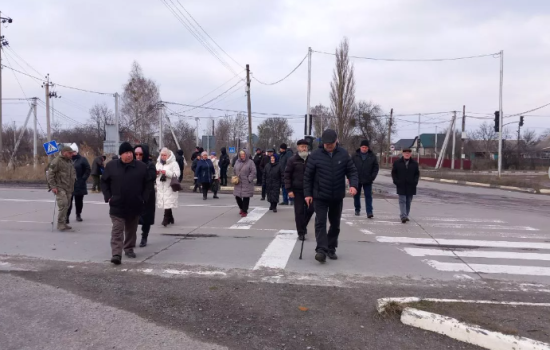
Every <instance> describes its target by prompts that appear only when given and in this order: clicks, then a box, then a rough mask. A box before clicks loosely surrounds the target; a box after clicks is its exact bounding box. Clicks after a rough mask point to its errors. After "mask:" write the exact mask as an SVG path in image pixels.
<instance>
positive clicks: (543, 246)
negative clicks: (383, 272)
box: [376, 236, 550, 249]
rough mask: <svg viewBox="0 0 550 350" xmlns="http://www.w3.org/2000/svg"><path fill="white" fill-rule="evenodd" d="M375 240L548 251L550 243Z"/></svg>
mask: <svg viewBox="0 0 550 350" xmlns="http://www.w3.org/2000/svg"><path fill="white" fill-rule="evenodd" d="M376 240H377V241H378V242H382V243H409V244H440V245H456V246H477V247H494V248H527V249H550V243H541V242H509V241H478V240H469V239H468V240H467V239H443V238H438V239H437V241H436V240H435V239H433V238H413V237H387V236H377V237H376Z"/></svg>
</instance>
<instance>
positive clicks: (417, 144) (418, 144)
mask: <svg viewBox="0 0 550 350" xmlns="http://www.w3.org/2000/svg"><path fill="white" fill-rule="evenodd" d="M420 116H421V114H419V115H418V138H417V140H416V153H417V155H418V164H420Z"/></svg>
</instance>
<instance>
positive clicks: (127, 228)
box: [111, 215, 139, 256]
mask: <svg viewBox="0 0 550 350" xmlns="http://www.w3.org/2000/svg"><path fill="white" fill-rule="evenodd" d="M111 221H112V223H113V229H112V231H111V253H112V255H120V256H122V249H124V251H125V252H131V251H133V250H134V248H135V247H136V239H137V237H136V232H137V228H138V223H139V216H132V217H129V218H119V217H117V216H112V215H111Z"/></svg>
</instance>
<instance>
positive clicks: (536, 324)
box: [407, 301, 550, 343]
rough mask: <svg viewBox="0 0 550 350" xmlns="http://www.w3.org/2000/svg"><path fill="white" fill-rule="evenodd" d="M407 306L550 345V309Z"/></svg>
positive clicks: (432, 303)
mask: <svg viewBox="0 0 550 350" xmlns="http://www.w3.org/2000/svg"><path fill="white" fill-rule="evenodd" d="M407 306H410V307H413V308H415V309H420V310H424V311H428V312H434V313H436V314H440V315H444V316H449V317H453V318H456V319H457V320H459V321H461V322H465V323H469V324H475V325H478V326H480V327H482V328H485V329H488V330H491V331H495V332H501V333H504V334H509V335H516V336H521V337H525V338H531V339H535V340H539V341H542V342H546V343H550V307H538V306H513V305H492V304H466V303H435V302H428V301H421V302H418V303H412V304H408V305H407Z"/></svg>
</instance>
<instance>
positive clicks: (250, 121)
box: [246, 64, 254, 154]
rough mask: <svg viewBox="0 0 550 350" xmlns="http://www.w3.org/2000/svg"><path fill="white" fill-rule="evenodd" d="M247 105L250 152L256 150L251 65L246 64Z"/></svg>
mask: <svg viewBox="0 0 550 350" xmlns="http://www.w3.org/2000/svg"><path fill="white" fill-rule="evenodd" d="M246 98H247V102H246V107H247V109H248V151H249V152H250V154H252V153H253V152H254V145H253V144H252V103H251V102H250V66H249V65H248V64H247V65H246Z"/></svg>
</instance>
